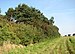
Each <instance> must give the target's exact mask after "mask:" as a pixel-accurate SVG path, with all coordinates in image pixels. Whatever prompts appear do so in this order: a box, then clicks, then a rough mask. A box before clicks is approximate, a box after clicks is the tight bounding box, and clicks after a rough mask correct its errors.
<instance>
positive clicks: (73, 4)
mask: <svg viewBox="0 0 75 54" xmlns="http://www.w3.org/2000/svg"><path fill="white" fill-rule="evenodd" d="M20 3H25V4H27V5H28V6H32V7H35V8H36V9H39V10H40V11H41V12H43V14H44V15H45V16H46V17H47V18H48V19H50V17H51V16H54V18H55V19H54V20H55V25H57V26H58V27H59V32H60V33H61V34H62V35H65V34H68V33H71V34H72V33H75V0H1V1H0V8H1V10H2V14H4V13H5V12H6V11H7V9H8V8H10V7H13V8H15V7H16V6H17V5H18V4H20Z"/></svg>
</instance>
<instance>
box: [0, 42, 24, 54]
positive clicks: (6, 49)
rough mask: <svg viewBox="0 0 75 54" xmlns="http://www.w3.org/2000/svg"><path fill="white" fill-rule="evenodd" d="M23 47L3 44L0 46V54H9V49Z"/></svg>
mask: <svg viewBox="0 0 75 54" xmlns="http://www.w3.org/2000/svg"><path fill="white" fill-rule="evenodd" d="M24 47H25V46H23V45H20V44H19V45H15V44H10V42H4V43H3V46H0V54H3V52H9V51H10V50H11V49H15V48H24Z"/></svg>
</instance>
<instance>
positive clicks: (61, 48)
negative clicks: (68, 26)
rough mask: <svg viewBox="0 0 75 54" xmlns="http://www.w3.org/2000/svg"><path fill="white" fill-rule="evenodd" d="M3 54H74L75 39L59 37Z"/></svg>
mask: <svg viewBox="0 0 75 54" xmlns="http://www.w3.org/2000/svg"><path fill="white" fill-rule="evenodd" d="M4 54H75V37H61V38H55V39H53V40H46V41H44V42H41V43H38V44H34V45H29V46H27V47H23V48H15V49H12V50H10V51H8V52H4Z"/></svg>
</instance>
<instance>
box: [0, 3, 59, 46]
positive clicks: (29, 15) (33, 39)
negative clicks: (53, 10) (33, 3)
mask: <svg viewBox="0 0 75 54" xmlns="http://www.w3.org/2000/svg"><path fill="white" fill-rule="evenodd" d="M11 17H12V18H14V19H15V20H17V21H16V23H15V22H14V21H10V19H11ZM53 23H54V17H51V19H50V20H48V19H47V18H46V17H45V16H44V15H43V13H41V12H40V10H38V9H35V8H33V7H29V6H27V5H25V4H19V5H18V7H15V9H13V8H9V9H8V11H7V12H6V15H1V16H0V45H2V44H3V42H4V41H10V42H11V43H14V44H22V45H25V46H27V45H29V44H34V43H38V42H42V41H44V40H45V39H50V38H56V37H60V33H59V28H58V27H57V26H55V25H53Z"/></svg>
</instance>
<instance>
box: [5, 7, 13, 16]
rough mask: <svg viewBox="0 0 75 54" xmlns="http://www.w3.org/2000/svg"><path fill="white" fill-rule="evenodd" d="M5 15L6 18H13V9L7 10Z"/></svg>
mask: <svg viewBox="0 0 75 54" xmlns="http://www.w3.org/2000/svg"><path fill="white" fill-rule="evenodd" d="M6 15H7V16H8V17H11V16H13V15H14V9H13V8H9V9H8V11H7V12H6Z"/></svg>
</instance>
